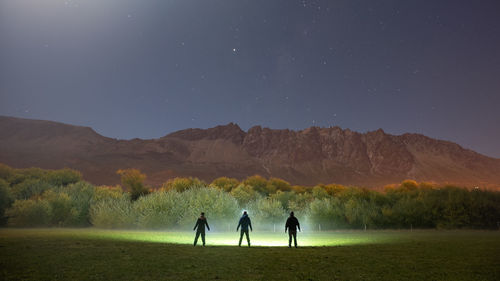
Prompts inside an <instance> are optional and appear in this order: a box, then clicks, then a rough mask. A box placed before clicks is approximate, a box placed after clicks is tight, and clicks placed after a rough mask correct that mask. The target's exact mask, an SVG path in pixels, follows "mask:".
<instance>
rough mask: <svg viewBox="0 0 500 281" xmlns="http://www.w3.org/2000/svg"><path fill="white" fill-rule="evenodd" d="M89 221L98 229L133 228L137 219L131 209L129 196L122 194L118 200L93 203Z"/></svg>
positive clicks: (112, 199)
mask: <svg viewBox="0 0 500 281" xmlns="http://www.w3.org/2000/svg"><path fill="white" fill-rule="evenodd" d="M90 221H91V222H92V225H94V226H96V227H100V228H133V227H135V225H136V221H137V217H136V213H135V212H134V210H133V209H132V204H131V203H130V196H129V195H128V194H123V195H122V196H121V197H119V198H106V199H103V200H99V201H97V202H94V203H93V204H92V206H91V207H90Z"/></svg>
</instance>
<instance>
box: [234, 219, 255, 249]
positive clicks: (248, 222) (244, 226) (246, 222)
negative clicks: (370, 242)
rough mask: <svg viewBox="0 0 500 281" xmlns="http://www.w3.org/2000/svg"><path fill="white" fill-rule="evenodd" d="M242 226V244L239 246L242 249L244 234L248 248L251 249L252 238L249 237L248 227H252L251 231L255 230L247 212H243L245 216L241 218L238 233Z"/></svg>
mask: <svg viewBox="0 0 500 281" xmlns="http://www.w3.org/2000/svg"><path fill="white" fill-rule="evenodd" d="M240 226H241V233H240V242H239V243H238V246H239V247H241V240H242V239H243V234H246V236H247V242H248V247H250V236H249V235H248V227H250V230H251V231H253V229H252V221H251V220H250V218H249V217H248V214H247V211H244V212H243V216H241V218H240V222H239V223H238V227H236V231H238V228H240Z"/></svg>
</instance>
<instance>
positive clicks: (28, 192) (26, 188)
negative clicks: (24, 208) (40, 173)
mask: <svg viewBox="0 0 500 281" xmlns="http://www.w3.org/2000/svg"><path fill="white" fill-rule="evenodd" d="M52 187H53V186H52V185H50V184H49V183H47V182H45V181H43V180H41V179H37V178H27V179H26V180H23V181H22V182H20V183H18V184H16V185H14V186H13V187H12V194H13V196H14V198H15V199H30V198H32V197H34V196H38V195H41V194H42V193H43V192H45V191H46V190H48V189H50V188H52Z"/></svg>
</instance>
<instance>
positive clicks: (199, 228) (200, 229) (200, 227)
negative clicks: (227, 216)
mask: <svg viewBox="0 0 500 281" xmlns="http://www.w3.org/2000/svg"><path fill="white" fill-rule="evenodd" d="M205 226H207V229H208V231H210V226H208V223H207V218H205V213H201V215H200V217H199V218H198V220H197V221H196V224H195V225H194V228H193V230H196V236H195V238H194V246H196V243H197V242H198V237H200V234H201V241H202V242H203V246H205Z"/></svg>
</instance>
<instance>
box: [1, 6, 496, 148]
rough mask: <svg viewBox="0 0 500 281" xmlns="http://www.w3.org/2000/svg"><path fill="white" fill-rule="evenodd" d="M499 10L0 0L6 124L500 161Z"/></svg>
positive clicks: (122, 136)
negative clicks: (326, 138) (430, 143)
mask: <svg viewBox="0 0 500 281" xmlns="http://www.w3.org/2000/svg"><path fill="white" fill-rule="evenodd" d="M499 15H500V1H498V0H480V1H472V0H469V1H463V0H436V1H421V0H405V1H401V0H385V1H379V0H346V1H334V0H323V1H321V0H156V1H155V0H43V1H40V0H0V115H7V116H15V117H23V118H33V119H44V120H53V121H59V122H64V123H69V124H75V125H85V126H90V127H92V128H94V129H95V130H96V131H97V132H98V133H100V134H102V135H105V136H108V137H113V138H120V139H130V138H134V137H139V138H156V137H160V136H163V135H166V134H167V133H170V132H173V131H176V130H180V129H185V128H208V127H213V126H216V125H221V124H227V123H229V122H235V123H237V124H238V125H240V127H241V128H242V129H244V130H247V129H248V128H250V127H252V126H254V125H262V126H265V127H270V128H274V129H282V128H289V129H294V130H300V129H304V128H307V127H310V126H319V127H329V126H340V127H342V128H349V129H351V130H355V131H359V132H366V131H372V130H376V129H378V128H382V129H383V130H384V131H386V132H387V133H391V134H402V133H405V132H412V133H422V134H425V135H427V136H430V137H433V138H438V139H444V140H450V141H453V142H457V143H459V144H460V145H462V146H464V147H465V148H469V149H473V150H475V151H478V152H480V153H483V154H485V155H489V156H493V157H497V158H500V125H499V124H500V108H499V107H500V20H499Z"/></svg>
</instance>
